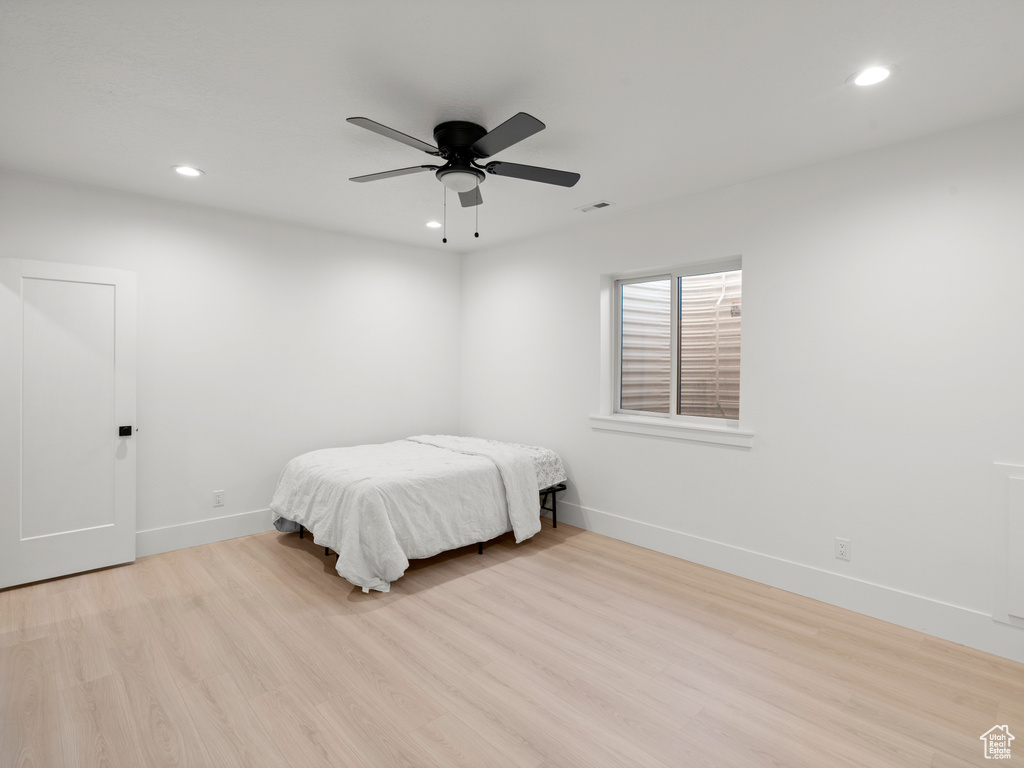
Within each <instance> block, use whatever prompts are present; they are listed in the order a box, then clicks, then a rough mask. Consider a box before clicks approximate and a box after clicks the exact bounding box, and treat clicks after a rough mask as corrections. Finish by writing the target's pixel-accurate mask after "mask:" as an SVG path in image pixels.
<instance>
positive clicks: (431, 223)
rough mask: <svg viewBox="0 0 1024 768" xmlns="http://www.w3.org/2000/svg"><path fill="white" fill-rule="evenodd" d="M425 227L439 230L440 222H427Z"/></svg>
mask: <svg viewBox="0 0 1024 768" xmlns="http://www.w3.org/2000/svg"><path fill="white" fill-rule="evenodd" d="M427 226H428V227H430V228H431V229H440V228H441V222H440V221H428V222H427Z"/></svg>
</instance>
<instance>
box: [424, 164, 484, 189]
mask: <svg viewBox="0 0 1024 768" xmlns="http://www.w3.org/2000/svg"><path fill="white" fill-rule="evenodd" d="M436 175H437V178H438V181H440V182H441V183H442V184H444V185H445V186H446V187H448V189H450V190H451V191H452V192H469V191H470V190H471V189H475V188H476V186H477V184H479V183H480V182H481V181H483V177H484V175H483V173H481V172H480V171H477V170H475V169H470V170H465V169H447V170H446V169H444V168H442V169H441V170H439V171H438V172H437V174H436Z"/></svg>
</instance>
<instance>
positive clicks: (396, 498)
mask: <svg viewBox="0 0 1024 768" xmlns="http://www.w3.org/2000/svg"><path fill="white" fill-rule="evenodd" d="M270 508H271V510H272V511H273V512H274V515H275V522H276V521H277V520H278V519H284V520H290V521H294V522H295V523H299V524H300V525H303V526H305V528H306V529H307V530H309V531H310V532H311V533H312V534H313V540H314V541H315V542H316V543H318V544H320V545H322V546H326V547H330V548H331V549H333V550H334V551H335V552H337V553H338V564H337V569H338V573H339V574H340V575H341V576H343V577H344V578H346V579H348V580H349V581H350V582H352V583H353V584H355V585H357V586H359V587H362V588H363V591H364V592H365V591H368V590H370V589H377V590H380V591H382V592H387V591H389V589H390V587H391V582H392V581H394V580H395V579H397V578H399V577H400V576H401V575H402V574H403V573H405V570H406V569H407V568H408V567H409V560H410V559H416V558H422V557H430V556H432V555H436V554H437V553H438V552H443V551H445V550H449V549H456V548H458V547H463V546H466V545H467V544H473V543H475V542H479V541H487V540H488V539H492V538H494V537H495V536H498V535H500V534H502V533H505V532H506V531H508V530H510V529H511V530H513V531H514V532H515V535H516V541H517V542H519V541H523V540H524V539H527V538H529V537H530V536H532V535H533V534H535V533H536V532H537V531H539V530H540V502H539V497H538V495H537V475H536V470H535V469H534V464H533V461H532V459H531V458H530V456H529V455H528V454H525V453H524V452H522V451H519V450H517V449H516V448H514V447H512V446H509V445H502V444H495V443H493V442H492V441H486V440H476V439H474V438H462V437H450V436H446V435H422V436H420V437H414V438H409V439H408V440H398V441H395V442H392V443H382V444H379V445H360V446H354V447H351V448H328V449H325V450H320V451H313V452H312V453H306V454H303V455H302V456H298V457H296V458H294V459H292V460H291V461H290V462H288V464H287V466H286V467H285V469H284V472H283V473H282V475H281V479H280V481H279V482H278V485H277V490H276V491H275V493H274V498H273V501H271V504H270Z"/></svg>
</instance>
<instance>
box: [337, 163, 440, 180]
mask: <svg viewBox="0 0 1024 768" xmlns="http://www.w3.org/2000/svg"><path fill="white" fill-rule="evenodd" d="M440 167H441V166H439V165H414V166H412V167H411V168H399V169H397V170H394V171H381V172H380V173H368V174H366V175H365V176H353V177H352V178H350V179H349V181H359V182H363V181H377V180H379V179H390V178H391V177H392V176H407V175H409V174H410V173H421V172H423V171H436V170H437V169H438V168H440Z"/></svg>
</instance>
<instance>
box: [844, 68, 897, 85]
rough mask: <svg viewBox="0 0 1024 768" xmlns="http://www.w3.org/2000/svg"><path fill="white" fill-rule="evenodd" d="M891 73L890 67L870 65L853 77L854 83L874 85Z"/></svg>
mask: <svg viewBox="0 0 1024 768" xmlns="http://www.w3.org/2000/svg"><path fill="white" fill-rule="evenodd" d="M889 74H890V70H889V68H888V67H868V68H867V69H862V70H861V71H860V72H858V73H857V74H855V75H853V76H852V77H851V80H852V81H853V84H854V85H874V84H875V83H880V82H882V81H883V80H885V78H887V77H888V76H889Z"/></svg>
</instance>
